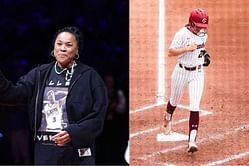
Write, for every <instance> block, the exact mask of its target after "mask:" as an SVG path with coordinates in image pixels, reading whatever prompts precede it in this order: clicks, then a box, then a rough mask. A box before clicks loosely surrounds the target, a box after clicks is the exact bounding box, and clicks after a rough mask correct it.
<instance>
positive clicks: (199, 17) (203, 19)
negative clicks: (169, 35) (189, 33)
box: [189, 8, 208, 36]
mask: <svg viewBox="0 0 249 166" xmlns="http://www.w3.org/2000/svg"><path fill="white" fill-rule="evenodd" d="M189 25H190V26H191V27H192V29H193V30H194V33H196V34H197V35H198V33H200V34H204V35H205V33H207V28H208V14H207V12H206V11H205V10H203V9H200V8H198V9H194V10H193V11H192V12H191V13H190V16H189ZM198 36H199V35H198Z"/></svg>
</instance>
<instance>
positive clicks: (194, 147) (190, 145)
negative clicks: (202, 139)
mask: <svg viewBox="0 0 249 166" xmlns="http://www.w3.org/2000/svg"><path fill="white" fill-rule="evenodd" d="M196 151H198V146H197V145H196V143H195V142H189V143H188V152H191V153H194V152H196Z"/></svg>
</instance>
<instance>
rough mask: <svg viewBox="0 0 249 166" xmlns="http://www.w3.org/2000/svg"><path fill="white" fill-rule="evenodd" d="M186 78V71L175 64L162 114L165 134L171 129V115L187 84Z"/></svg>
mask: <svg viewBox="0 0 249 166" xmlns="http://www.w3.org/2000/svg"><path fill="white" fill-rule="evenodd" d="M187 80H188V77H187V74H186V71H184V70H182V69H181V68H179V65H177V66H176V67H175V70H174V72H173V74H172V77H171V95H170V100H169V101H168V104H167V107H166V112H165V116H164V126H163V127H164V133H165V134H168V133H169V132H170V131H171V123H172V116H173V113H174V111H175V109H176V106H177V104H178V103H179V102H180V100H181V97H182V95H183V91H184V88H185V87H186V85H187Z"/></svg>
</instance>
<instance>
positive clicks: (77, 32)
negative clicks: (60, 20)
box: [52, 26, 83, 52]
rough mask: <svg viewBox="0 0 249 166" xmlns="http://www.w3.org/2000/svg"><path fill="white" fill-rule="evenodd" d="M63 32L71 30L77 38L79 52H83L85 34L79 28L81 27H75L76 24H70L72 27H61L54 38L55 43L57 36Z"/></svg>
mask: <svg viewBox="0 0 249 166" xmlns="http://www.w3.org/2000/svg"><path fill="white" fill-rule="evenodd" d="M62 32H69V33H71V34H73V35H74V36H75V38H76V41H77V45H78V48H79V52H82V49H83V34H82V32H81V31H80V30H79V28H77V27H74V26H70V27H64V28H62V29H59V30H58V31H57V32H56V33H55V35H54V38H53V43H52V44H53V45H54V43H55V40H56V38H57V36H58V35H59V34H60V33H62Z"/></svg>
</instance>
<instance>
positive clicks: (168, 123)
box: [163, 120, 172, 135]
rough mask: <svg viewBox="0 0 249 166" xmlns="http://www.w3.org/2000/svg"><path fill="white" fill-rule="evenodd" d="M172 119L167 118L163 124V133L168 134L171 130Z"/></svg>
mask: <svg viewBox="0 0 249 166" xmlns="http://www.w3.org/2000/svg"><path fill="white" fill-rule="evenodd" d="M171 123H172V122H171V120H165V121H164V124H163V133H164V134H166V135H168V134H170V132H171V125H172V124H171Z"/></svg>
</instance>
